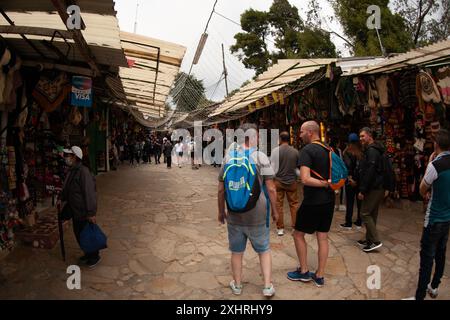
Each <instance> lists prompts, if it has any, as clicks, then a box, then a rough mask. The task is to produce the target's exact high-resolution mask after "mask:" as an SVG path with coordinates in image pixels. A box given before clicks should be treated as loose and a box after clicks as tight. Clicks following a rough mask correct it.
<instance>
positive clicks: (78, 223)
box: [58, 146, 104, 268]
mask: <svg viewBox="0 0 450 320" xmlns="http://www.w3.org/2000/svg"><path fill="white" fill-rule="evenodd" d="M64 157H65V160H66V164H67V166H68V167H69V172H68V174H67V177H66V180H65V181H64V185H63V190H62V192H61V196H60V199H59V201H58V206H61V202H62V203H63V204H64V205H63V207H62V211H61V214H62V216H63V219H64V220H69V219H73V231H74V233H75V237H76V239H77V242H78V244H79V245H80V247H81V249H82V250H83V248H84V249H85V250H83V251H84V255H83V256H82V257H80V258H79V260H80V262H82V263H85V264H86V265H87V266H88V267H90V268H93V267H95V266H96V265H97V264H98V263H99V262H100V255H99V250H98V248H99V246H98V244H97V243H91V244H90V245H89V243H88V244H87V245H86V239H93V240H87V241H95V239H96V238H95V237H92V225H95V224H96V219H95V216H96V214H97V191H96V187H95V180H94V177H93V176H92V174H91V172H90V171H89V169H88V168H87V167H85V166H83V164H82V162H81V161H82V159H83V151H82V150H81V149H80V148H79V147H77V146H73V147H72V148H70V149H64ZM96 230H97V231H98V228H96ZM94 231H95V230H94ZM82 238H83V239H82ZM86 248H95V249H97V250H95V249H86ZM103 248H104V246H103Z"/></svg>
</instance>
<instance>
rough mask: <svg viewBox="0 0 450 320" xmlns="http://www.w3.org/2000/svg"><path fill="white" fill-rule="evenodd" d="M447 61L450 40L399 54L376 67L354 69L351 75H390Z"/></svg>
mask: <svg viewBox="0 0 450 320" xmlns="http://www.w3.org/2000/svg"><path fill="white" fill-rule="evenodd" d="M446 59H447V60H449V59H450V39H449V40H444V41H440V42H437V43H434V44H431V45H429V46H426V47H422V48H417V49H413V50H411V51H408V52H406V53H403V54H399V55H397V56H395V57H392V58H389V59H386V60H385V61H383V62H381V63H379V64H377V65H375V66H370V67H364V68H356V69H353V70H351V72H349V75H356V74H375V73H388V72H393V71H395V70H399V69H403V68H409V67H411V66H422V65H427V64H432V63H434V62H437V61H441V60H446Z"/></svg>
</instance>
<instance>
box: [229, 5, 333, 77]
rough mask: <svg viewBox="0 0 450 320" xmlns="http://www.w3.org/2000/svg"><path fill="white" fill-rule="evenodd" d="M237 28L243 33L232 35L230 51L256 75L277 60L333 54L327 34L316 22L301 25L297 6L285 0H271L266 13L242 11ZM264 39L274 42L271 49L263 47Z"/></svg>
mask: <svg viewBox="0 0 450 320" xmlns="http://www.w3.org/2000/svg"><path fill="white" fill-rule="evenodd" d="M241 27H242V30H243V31H244V32H240V33H237V34H236V35H235V36H234V38H235V40H236V43H235V44H234V45H233V46H231V52H233V53H237V54H238V58H239V59H240V60H241V61H242V63H243V64H244V66H245V67H246V68H249V69H254V70H255V71H256V75H259V74H261V73H263V72H264V71H266V70H267V68H268V67H269V66H270V65H271V64H272V63H275V62H276V61H277V60H278V59H286V58H289V59H295V58H329V57H336V47H335V46H334V44H333V43H332V41H331V39H330V34H329V33H328V32H324V31H322V30H321V29H320V28H319V27H318V26H316V25H305V23H304V22H303V20H302V19H301V18H300V15H299V13H298V9H297V7H295V6H293V5H291V4H290V3H289V1H287V0H274V2H273V3H272V6H271V7H270V9H269V11H268V12H264V11H255V10H253V9H250V10H247V11H245V12H244V13H243V14H242V15H241ZM270 36H272V37H273V39H274V41H272V40H270V38H269V37H270ZM268 41H271V42H273V43H274V47H275V50H274V51H272V52H270V51H269V50H268V48H267V47H268V46H267V42H268Z"/></svg>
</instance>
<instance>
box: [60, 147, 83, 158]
mask: <svg viewBox="0 0 450 320" xmlns="http://www.w3.org/2000/svg"><path fill="white" fill-rule="evenodd" d="M64 153H68V154H74V155H76V156H77V158H79V159H80V160H83V151H82V150H81V148H80V147H77V146H73V147H72V148H70V149H64Z"/></svg>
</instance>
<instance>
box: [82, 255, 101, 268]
mask: <svg viewBox="0 0 450 320" xmlns="http://www.w3.org/2000/svg"><path fill="white" fill-rule="evenodd" d="M100 260H101V258H100V256H99V257H97V258H92V259H89V260H88V261H87V262H86V265H87V266H88V267H89V268H94V267H95V266H96V265H98V264H99V262H100Z"/></svg>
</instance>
